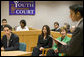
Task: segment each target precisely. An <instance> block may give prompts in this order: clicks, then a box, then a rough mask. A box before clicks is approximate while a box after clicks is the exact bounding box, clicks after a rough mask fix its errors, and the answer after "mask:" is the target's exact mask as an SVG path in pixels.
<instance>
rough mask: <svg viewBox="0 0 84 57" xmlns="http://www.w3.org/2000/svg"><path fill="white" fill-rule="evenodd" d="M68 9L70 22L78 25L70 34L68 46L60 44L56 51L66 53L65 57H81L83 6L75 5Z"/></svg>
mask: <svg viewBox="0 0 84 57" xmlns="http://www.w3.org/2000/svg"><path fill="white" fill-rule="evenodd" d="M69 8H70V17H71V19H72V21H73V22H78V23H77V25H76V28H75V30H74V32H73V33H72V38H71V40H70V42H69V43H68V44H65V43H63V45H61V44H60V45H61V46H60V45H59V46H60V47H58V51H59V52H63V53H66V55H67V56H83V6H82V5H79V4H75V5H71V6H70V7H69Z"/></svg>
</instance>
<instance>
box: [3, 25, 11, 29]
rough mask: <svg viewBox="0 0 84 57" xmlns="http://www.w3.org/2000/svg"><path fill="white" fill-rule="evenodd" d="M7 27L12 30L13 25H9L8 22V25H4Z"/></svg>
mask: <svg viewBox="0 0 84 57" xmlns="http://www.w3.org/2000/svg"><path fill="white" fill-rule="evenodd" d="M5 27H8V28H9V30H12V27H11V26H10V25H8V24H7V25H5V26H4V28H5Z"/></svg>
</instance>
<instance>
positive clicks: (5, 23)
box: [1, 19, 7, 31]
mask: <svg viewBox="0 0 84 57" xmlns="http://www.w3.org/2000/svg"><path fill="white" fill-rule="evenodd" d="M5 25H7V20H6V19H2V25H1V31H3V29H4V26H5Z"/></svg>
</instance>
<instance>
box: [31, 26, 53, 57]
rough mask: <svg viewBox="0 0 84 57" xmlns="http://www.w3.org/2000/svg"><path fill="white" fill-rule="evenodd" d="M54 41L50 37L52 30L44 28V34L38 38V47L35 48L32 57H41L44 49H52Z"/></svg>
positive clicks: (47, 27)
mask: <svg viewBox="0 0 84 57" xmlns="http://www.w3.org/2000/svg"><path fill="white" fill-rule="evenodd" d="M52 43H53V39H52V37H51V36H50V28H49V26H48V25H44V26H43V28H42V33H41V35H39V37H38V43H37V46H36V47H34V49H33V52H32V56H39V54H41V53H42V50H43V49H44V48H51V47H52Z"/></svg>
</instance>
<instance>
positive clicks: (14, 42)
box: [1, 33, 19, 51]
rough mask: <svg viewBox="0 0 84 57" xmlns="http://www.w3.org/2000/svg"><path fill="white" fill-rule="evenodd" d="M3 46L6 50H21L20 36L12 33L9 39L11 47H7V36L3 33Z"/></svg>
mask: <svg viewBox="0 0 84 57" xmlns="http://www.w3.org/2000/svg"><path fill="white" fill-rule="evenodd" d="M1 47H4V49H5V51H12V50H19V37H18V36H17V35H15V34H13V33H12V34H11V37H10V40H9V47H7V36H6V35H3V37H2V40H1Z"/></svg>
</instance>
